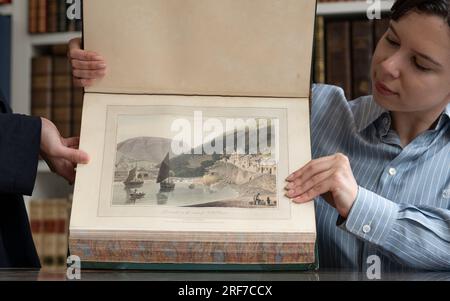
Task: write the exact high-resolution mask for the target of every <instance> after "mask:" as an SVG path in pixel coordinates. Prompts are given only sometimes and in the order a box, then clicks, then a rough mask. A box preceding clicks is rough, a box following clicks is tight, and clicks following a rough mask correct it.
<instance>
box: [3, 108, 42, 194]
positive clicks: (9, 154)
mask: <svg viewBox="0 0 450 301" xmlns="http://www.w3.org/2000/svg"><path fill="white" fill-rule="evenodd" d="M41 128H42V123H41V119H40V118H38V117H29V116H24V115H16V114H10V113H6V114H0V193H6V194H22V195H31V194H32V192H33V188H34V182H35V180H36V174H37V165H38V161H39V151H40V143H41Z"/></svg>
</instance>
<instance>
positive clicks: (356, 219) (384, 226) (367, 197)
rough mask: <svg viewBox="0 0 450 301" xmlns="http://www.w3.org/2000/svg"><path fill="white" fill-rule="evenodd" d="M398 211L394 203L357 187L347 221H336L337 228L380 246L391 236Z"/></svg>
mask: <svg viewBox="0 0 450 301" xmlns="http://www.w3.org/2000/svg"><path fill="white" fill-rule="evenodd" d="M399 210H400V208H399V206H398V205H397V204H396V203H394V202H392V201H390V200H388V199H386V198H384V197H382V196H379V195H377V194H376V193H374V192H372V191H369V190H367V189H365V188H363V187H359V190H358V195H357V197H356V200H355V203H354V204H353V207H352V209H351V210H350V214H349V215H348V218H347V220H345V221H344V220H342V219H340V220H338V226H339V227H340V228H341V229H343V230H345V231H347V232H349V233H351V234H353V235H356V236H357V237H359V238H360V239H363V240H365V241H368V242H370V243H373V244H375V245H379V246H381V245H383V243H384V242H385V241H386V239H387V238H388V237H389V235H390V234H391V231H392V227H393V224H394V222H395V221H396V219H397V215H398V212H399Z"/></svg>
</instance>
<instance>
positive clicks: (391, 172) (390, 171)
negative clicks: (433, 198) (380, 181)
mask: <svg viewBox="0 0 450 301" xmlns="http://www.w3.org/2000/svg"><path fill="white" fill-rule="evenodd" d="M389 174H390V175H391V176H395V175H396V174H397V169H395V168H389Z"/></svg>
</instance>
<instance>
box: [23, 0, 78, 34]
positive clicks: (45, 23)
mask: <svg viewBox="0 0 450 301" xmlns="http://www.w3.org/2000/svg"><path fill="white" fill-rule="evenodd" d="M70 5H72V4H68V3H66V1H65V0H28V31H29V32H30V33H32V34H35V33H52V32H68V31H81V28H82V21H81V20H69V19H68V18H67V10H68V8H69V6H70Z"/></svg>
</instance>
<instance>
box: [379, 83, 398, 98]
mask: <svg viewBox="0 0 450 301" xmlns="http://www.w3.org/2000/svg"><path fill="white" fill-rule="evenodd" d="M375 88H376V89H377V91H378V93H380V94H381V95H383V96H392V95H397V93H395V92H394V91H392V90H389V88H388V87H386V86H385V85H384V84H382V83H380V82H376V83H375Z"/></svg>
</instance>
